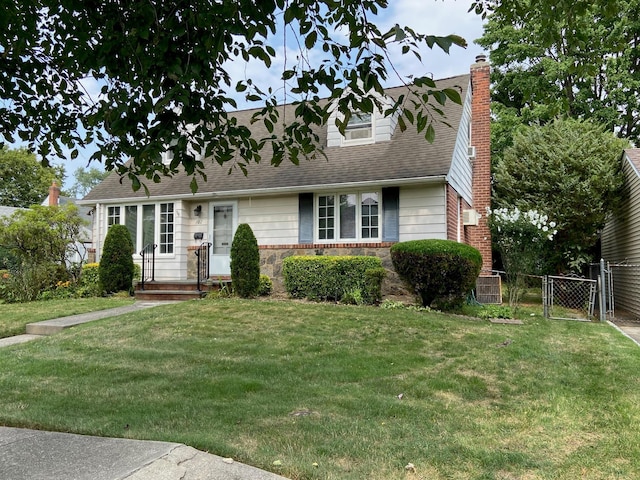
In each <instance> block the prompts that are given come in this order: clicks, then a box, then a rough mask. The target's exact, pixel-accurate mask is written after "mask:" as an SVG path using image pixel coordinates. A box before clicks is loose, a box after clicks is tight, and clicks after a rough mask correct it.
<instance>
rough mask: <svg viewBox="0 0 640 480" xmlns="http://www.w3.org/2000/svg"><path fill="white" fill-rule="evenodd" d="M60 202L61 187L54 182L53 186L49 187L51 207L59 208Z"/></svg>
mask: <svg viewBox="0 0 640 480" xmlns="http://www.w3.org/2000/svg"><path fill="white" fill-rule="evenodd" d="M59 202H60V187H59V186H58V185H57V184H56V181H55V180H54V181H53V183H52V184H51V186H50V187H49V206H50V207H53V206H57V205H58V203H59Z"/></svg>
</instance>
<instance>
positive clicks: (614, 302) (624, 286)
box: [603, 262, 640, 321]
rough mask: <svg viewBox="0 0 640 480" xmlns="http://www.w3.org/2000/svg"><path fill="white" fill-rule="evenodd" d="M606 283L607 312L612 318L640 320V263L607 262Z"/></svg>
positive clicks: (604, 286)
mask: <svg viewBox="0 0 640 480" xmlns="http://www.w3.org/2000/svg"><path fill="white" fill-rule="evenodd" d="M604 270H605V277H606V280H605V284H604V285H603V288H604V289H605V292H606V298H605V299H604V300H603V302H605V301H606V302H607V305H606V307H607V313H608V314H609V316H610V317H611V319H612V320H614V321H615V320H616V319H618V318H621V319H633V320H640V265H636V264H628V263H626V262H624V263H606V267H605V268H604Z"/></svg>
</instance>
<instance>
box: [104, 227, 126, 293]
mask: <svg viewBox="0 0 640 480" xmlns="http://www.w3.org/2000/svg"><path fill="white" fill-rule="evenodd" d="M132 255H133V243H132V242H131V235H130V234H129V230H128V229H127V227H125V226H124V225H112V226H111V227H109V231H108V232H107V237H106V238H105V239H104V249H103V250H102V257H101V258H100V267H99V269H98V274H99V278H100V285H101V286H102V290H104V291H105V292H107V293H113V292H119V291H122V290H125V291H130V290H131V283H132V280H133V271H134V266H133V257H132Z"/></svg>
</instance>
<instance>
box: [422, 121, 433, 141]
mask: <svg viewBox="0 0 640 480" xmlns="http://www.w3.org/2000/svg"><path fill="white" fill-rule="evenodd" d="M424 138H425V139H426V140H427V142H429V143H433V142H434V141H435V139H436V131H435V129H434V128H433V124H431V123H430V124H429V126H428V127H427V131H426V132H425V134H424Z"/></svg>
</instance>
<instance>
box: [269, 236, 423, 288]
mask: <svg viewBox="0 0 640 480" xmlns="http://www.w3.org/2000/svg"><path fill="white" fill-rule="evenodd" d="M393 244H394V242H381V243H346V244H341V243H335V244H333V243H332V244H301V245H263V246H260V273H263V274H265V275H268V276H269V277H270V278H271V280H272V282H273V289H274V292H278V293H282V292H285V288H284V278H283V277H282V261H283V260H284V259H285V258H287V257H291V256H294V255H299V256H303V255H312V256H313V255H328V256H341V255H371V256H376V257H380V260H381V261H382V266H383V267H384V268H385V269H386V270H387V276H386V277H385V280H384V282H383V284H382V294H383V295H384V296H388V295H398V296H407V295H408V296H411V292H409V291H408V290H407V289H406V288H405V286H404V285H403V283H402V281H401V280H400V278H399V277H398V275H397V274H396V272H395V270H394V269H393V263H392V262H391V253H390V251H389V249H390V247H391V246H392V245H393Z"/></svg>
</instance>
